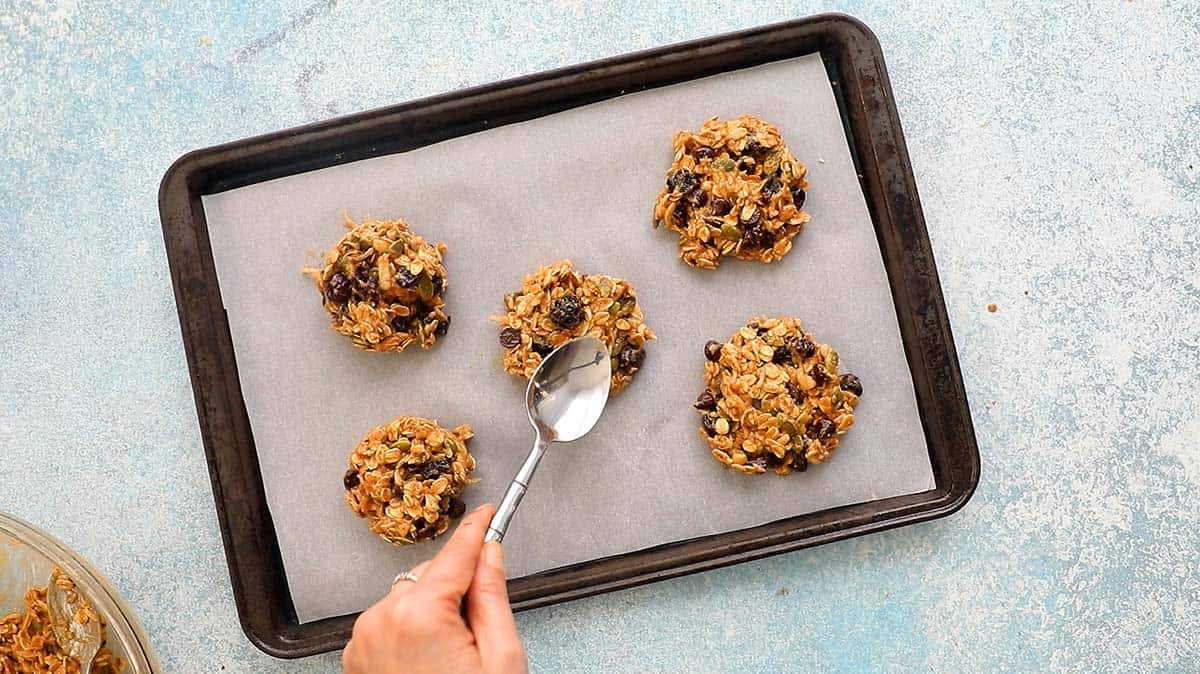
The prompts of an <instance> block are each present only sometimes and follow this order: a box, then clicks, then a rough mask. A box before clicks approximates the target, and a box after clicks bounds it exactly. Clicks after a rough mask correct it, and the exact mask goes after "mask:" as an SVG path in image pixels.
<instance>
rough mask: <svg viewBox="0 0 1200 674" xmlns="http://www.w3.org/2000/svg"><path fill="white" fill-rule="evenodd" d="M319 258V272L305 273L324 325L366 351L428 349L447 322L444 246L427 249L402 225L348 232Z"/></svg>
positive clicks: (379, 223) (380, 223) (375, 223)
mask: <svg viewBox="0 0 1200 674" xmlns="http://www.w3.org/2000/svg"><path fill="white" fill-rule="evenodd" d="M346 226H347V227H349V228H350V231H349V232H347V233H346V235H345V236H343V237H342V238H341V240H340V241H338V242H337V244H336V245H335V246H334V247H333V249H332V250H330V251H329V253H328V254H327V255H326V256H325V266H324V267H323V268H320V269H305V270H304V271H305V273H307V274H309V275H310V276H312V277H313V278H314V279H315V280H316V283H317V289H318V290H320V291H321V297H322V300H323V303H324V306H325V310H326V311H328V312H329V316H330V324H331V325H332V327H333V329H334V330H335V331H337V332H338V333H340V334H343V335H345V336H347V337H349V338H350V340H351V341H352V342H353V343H354V346H356V347H358V348H360V349H363V350H365V351H403V350H404V349H405V348H406V347H408V346H409V345H410V344H413V343H416V344H419V345H420V346H421V348H425V349H427V348H429V347H430V346H433V343H434V341H435V340H436V339H437V338H438V337H440V336H442V335H444V334H446V330H447V329H448V328H449V327H450V317H449V316H447V315H446V303H445V302H444V301H443V299H442V295H443V294H444V293H445V291H446V285H447V284H446V268H445V266H443V263H442V255H443V254H444V253H445V252H446V244H444V243H438V244H437V245H433V244H430V243H426V242H425V240H424V239H422V238H421V237H420V236H417V235H416V234H415V233H413V232H412V230H410V229H409V227H408V224H407V223H405V222H404V221H403V220H368V221H366V222H363V223H362V224H357V225H356V224H355V223H354V222H353V221H352V220H350V219H349V218H346Z"/></svg>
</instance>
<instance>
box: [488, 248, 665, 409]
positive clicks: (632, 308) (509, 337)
mask: <svg viewBox="0 0 1200 674" xmlns="http://www.w3.org/2000/svg"><path fill="white" fill-rule="evenodd" d="M504 307H505V309H506V310H507V313H506V314H505V315H503V316H493V317H492V320H494V321H497V322H499V323H500V324H501V325H503V326H504V327H503V328H502V329H501V330H500V345H501V346H503V347H504V348H505V353H504V370H505V371H506V372H508V373H509V374H514V375H517V376H520V377H524V378H529V377H530V376H532V375H533V371H534V370H536V369H537V366H538V364H539V363H541V362H542V357H543V356H545V355H546V354H548V353H550V352H551V351H553V350H554V348H555V347H557V346H560V345H562V344H564V343H566V342H568V341H570V340H572V339H574V338H576V337H580V336H583V335H592V336H594V337H597V338H599V339H600V340H601V341H603V342H604V343H605V344H606V345H607V346H608V349H609V352H610V353H611V354H612V386H611V388H610V389H609V394H610V395H616V394H617V393H620V391H621V389H623V388H625V387H626V386H627V385H628V384H629V382H630V381H632V380H633V375H634V374H635V373H636V372H637V371H638V370H639V369H641V367H642V363H643V362H644V361H645V359H646V350H645V347H646V342H648V341H650V340H652V339H654V333H653V332H652V331H651V330H650V328H649V327H648V326H647V325H646V323H645V322H644V320H643V319H642V310H641V308H640V307H639V306H638V302H637V297H636V295H635V293H634V290H633V286H631V285H629V282H628V281H625V280H623V279H619V278H613V277H612V276H604V275H600V274H590V275H587V276H584V275H582V274H579V273H577V272H576V271H575V269H574V268H573V267H572V265H571V261H570V260H562V261H559V262H555V263H554V264H551V265H548V266H545V267H541V268H540V269H538V270H537V271H536V272H534V273H533V274H530V275H528V276H526V277H525V280H524V282H523V283H522V284H521V289H520V290H518V291H516V292H514V293H509V294H508V295H506V296H505V297H504Z"/></svg>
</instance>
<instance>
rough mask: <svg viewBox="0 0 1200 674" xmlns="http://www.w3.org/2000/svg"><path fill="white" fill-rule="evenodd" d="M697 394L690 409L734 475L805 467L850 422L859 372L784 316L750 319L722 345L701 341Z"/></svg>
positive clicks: (859, 390) (827, 450)
mask: <svg viewBox="0 0 1200 674" xmlns="http://www.w3.org/2000/svg"><path fill="white" fill-rule="evenodd" d="M704 357H705V359H706V362H705V364H704V392H703V393H701V394H700V397H699V398H697V400H696V402H695V404H694V406H695V408H696V410H697V411H698V412H699V413H700V415H701V424H700V434H701V435H702V436H703V437H704V439H705V440H707V441H708V444H709V446H710V447H711V449H712V456H713V458H714V459H716V460H717V461H719V462H721V463H722V464H723V465H725V466H727V467H729V468H732V469H734V470H736V471H738V472H741V473H747V474H761V473H765V472H766V471H767V470H768V469H770V470H773V471H774V472H775V473H778V474H779V475H786V474H788V473H790V472H792V471H793V470H799V471H803V470H807V469H808V464H810V463H820V462H822V461H824V460H826V459H827V458H829V456H830V454H832V453H833V450H834V449H835V448H837V446H838V438H839V437H840V436H841V435H843V434H845V433H846V431H848V430H849V429H850V427H851V426H852V425H853V424H854V408H855V406H856V405H858V400H859V396H861V395H862V394H863V386H862V382H861V381H859V379H858V377H856V376H854V375H852V374H849V373H846V374H839V372H838V354H837V351H834V350H833V347H831V346H829V345H828V344H821V343H820V342H818V341H816V339H815V338H813V336H812V335H811V334H810V333H808V332H805V331H804V330H802V329H801V327H800V321H798V320H796V319H795V318H792V317H790V316H784V317H781V318H765V317H757V318H754V319H752V320H751V321H750V322H749V323H748V324H747V325H746V326H745V327H742V328H739V329H738V331H737V332H736V333H735V334H734V335H733V337H731V338H730V339H729V341H728V342H725V343H723V344H722V343H720V342H716V341H711V342H708V343H707V344H705V345H704Z"/></svg>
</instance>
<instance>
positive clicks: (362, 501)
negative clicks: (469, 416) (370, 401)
mask: <svg viewBox="0 0 1200 674" xmlns="http://www.w3.org/2000/svg"><path fill="white" fill-rule="evenodd" d="M472 435H473V433H472V432H471V427H470V426H459V427H457V428H454V429H452V430H446V429H443V428H442V427H440V426H438V423H437V422H436V421H433V420H430V419H422V418H420V417H399V418H397V419H394V420H393V421H391V422H389V423H386V424H384V425H382V426H378V427H376V428H373V429H371V431H370V432H369V433H367V435H366V437H364V438H363V439H362V440H361V441H359V443H358V445H357V446H355V448H354V451H352V452H351V453H350V459H349V463H350V468H349V470H347V471H346V474H345V475H344V476H343V477H342V486H343V487H345V489H346V503H348V504H349V505H350V509H351V510H353V511H354V513H355V514H356V515H358V516H359V517H363V518H366V520H367V526H369V527H370V529H371V531H374V532H375V533H376V534H379V535H380V536H382V537H383V538H384V539H386V540H388V541H391V542H392V543H394V544H396V545H407V544H410V543H415V542H417V541H422V540H432V539H433V538H435V537H437V536H439V535H441V534H442V533H444V532H445V531H446V529H447V528H448V527H449V526H450V521H451V520H452V519H455V518H458V517H461V516H462V514H463V512H464V511H465V510H466V506H465V504H464V503H463V502H462V501H461V500H459V498H458V497H459V496H461V495H462V492H463V489H465V488H466V486H467V485H468V484H470V483H472V482H475V480H474V479H473V478H471V477H469V476H470V473H471V471H472V470H474V469H475V457H473V456H471V453H470V452H469V451H468V450H467V441H468V440H469V439H470V438H471V436H472Z"/></svg>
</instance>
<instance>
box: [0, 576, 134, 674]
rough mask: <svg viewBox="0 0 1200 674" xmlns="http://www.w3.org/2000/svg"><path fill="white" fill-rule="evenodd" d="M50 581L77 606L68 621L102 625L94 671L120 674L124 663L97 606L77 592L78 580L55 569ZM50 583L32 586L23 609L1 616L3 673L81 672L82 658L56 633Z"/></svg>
mask: <svg viewBox="0 0 1200 674" xmlns="http://www.w3.org/2000/svg"><path fill="white" fill-rule="evenodd" d="M50 582H51V583H53V584H54V585H56V586H57V587H58V588H60V589H61V590H63V592H65V593H66V597H67V602H68V604H69V605H70V606H71V607H72V608H74V609H75V612H74V615H71V616H68V617H67V618H66V619H67V620H75V621H77V622H79V623H80V624H83V623H88V622H96V623H99V625H100V639H101V645H100V650H99V651H97V652H96V656H95V657H94V658H93V659H92V672H93V674H120V673H121V672H124V671H126V669H125V663H124V661H122V659H121V658H120V657H119V656H117V655H115V654H114V653H113V651H112V649H111V648H109V646H108V643H107V642H108V635H107V631H108V627H107V625H105V622H104V619H103V618H101V617H100V615H99V614H97V612H96V609H95V608H93V607H92V605H91V604H90V603H89V602H87V601H86V599H84V598H83V597H82V596H81V595H79V593H78V589H77V587H76V585H75V581H73V580H71V579H70V578H69V577H67V574H66V573H64V572H63V571H62V569H59V568H58V567H55V568H54V571H53V572H52V573H51V575H50ZM48 593H49V586H46V585H43V586H41V587H31V588H29V591H28V592H26V593H25V596H24V599H23V601H24V609H23V610H22V611H18V612H15V613H10V614H8V615H6V616H3V617H0V672H3V674H9V673H10V672H11V673H12V674H25V673H26V672H28V673H30V674H42V673H43V672H44V673H47V674H79V672H80V671H81V668H80V663H79V660H77V659H76V658H74V657H72V656H71V655H70V653H68V652H67V650H66V649H65V648H64V647H63V646H62V645H60V644H59V642H58V639H57V638H56V637H55V634H54V627H53V625H54V614H53V613H51V611H50V604H49V601H48V599H47V595H48Z"/></svg>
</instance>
